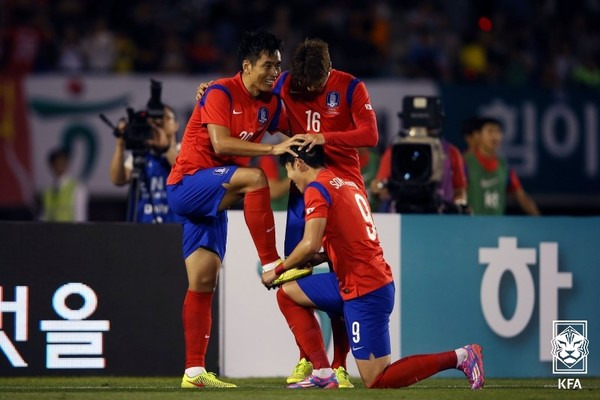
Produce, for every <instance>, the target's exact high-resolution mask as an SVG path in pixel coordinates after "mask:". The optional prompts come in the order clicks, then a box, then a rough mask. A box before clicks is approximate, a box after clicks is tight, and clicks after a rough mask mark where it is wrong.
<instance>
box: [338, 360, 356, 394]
mask: <svg viewBox="0 0 600 400" xmlns="http://www.w3.org/2000/svg"><path fill="white" fill-rule="evenodd" d="M333 372H335V377H336V378H337V381H338V384H339V388H340V389H352V388H353V387H354V385H353V384H352V382H350V375H348V371H346V368H344V367H342V366H340V367H338V368H334V369H333Z"/></svg>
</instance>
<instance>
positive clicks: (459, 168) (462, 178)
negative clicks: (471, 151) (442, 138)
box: [448, 144, 467, 189]
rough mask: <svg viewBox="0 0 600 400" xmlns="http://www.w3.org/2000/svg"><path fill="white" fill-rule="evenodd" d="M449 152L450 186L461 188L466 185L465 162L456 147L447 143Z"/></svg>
mask: <svg viewBox="0 0 600 400" xmlns="http://www.w3.org/2000/svg"><path fill="white" fill-rule="evenodd" d="M448 152H449V153H450V169H451V170H452V187H453V188H455V189H461V188H466V187H467V176H466V174H465V165H464V164H465V163H464V161H463V158H462V155H461V154H460V151H459V150H458V148H457V147H456V146H454V145H452V144H449V145H448Z"/></svg>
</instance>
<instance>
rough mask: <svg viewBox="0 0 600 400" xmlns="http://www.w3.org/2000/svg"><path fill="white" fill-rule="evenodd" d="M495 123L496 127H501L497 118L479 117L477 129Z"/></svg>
mask: <svg viewBox="0 0 600 400" xmlns="http://www.w3.org/2000/svg"><path fill="white" fill-rule="evenodd" d="M487 124H490V125H497V126H498V127H500V129H502V123H501V122H500V120H499V119H496V118H492V117H481V118H479V130H481V129H483V126H484V125H487Z"/></svg>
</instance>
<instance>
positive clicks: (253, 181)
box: [248, 168, 269, 190]
mask: <svg viewBox="0 0 600 400" xmlns="http://www.w3.org/2000/svg"><path fill="white" fill-rule="evenodd" d="M249 169H250V171H249V180H248V189H249V190H256V189H261V188H264V187H267V186H268V185H269V182H268V181H267V177H266V175H265V173H264V172H263V170H262V169H260V168H249Z"/></svg>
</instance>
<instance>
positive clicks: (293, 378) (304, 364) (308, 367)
mask: <svg viewBox="0 0 600 400" xmlns="http://www.w3.org/2000/svg"><path fill="white" fill-rule="evenodd" d="M312 371H313V365H312V363H311V362H310V361H306V358H303V359H301V360H300V361H298V364H296V366H295V367H294V370H293V371H292V374H291V375H290V376H288V377H287V379H286V381H287V383H297V382H300V381H303V380H304V379H305V378H306V377H307V376H309V375H310V374H312Z"/></svg>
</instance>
